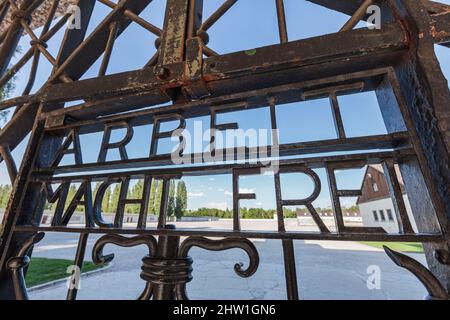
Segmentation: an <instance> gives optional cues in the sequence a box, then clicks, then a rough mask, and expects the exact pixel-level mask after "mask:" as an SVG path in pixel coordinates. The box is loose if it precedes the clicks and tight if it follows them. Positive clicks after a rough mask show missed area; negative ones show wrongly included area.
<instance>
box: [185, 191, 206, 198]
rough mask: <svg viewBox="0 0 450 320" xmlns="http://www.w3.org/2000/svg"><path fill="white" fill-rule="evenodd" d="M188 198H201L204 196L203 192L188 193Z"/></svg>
mask: <svg viewBox="0 0 450 320" xmlns="http://www.w3.org/2000/svg"><path fill="white" fill-rule="evenodd" d="M187 196H188V197H189V198H201V197H203V196H204V193H203V192H188V194H187Z"/></svg>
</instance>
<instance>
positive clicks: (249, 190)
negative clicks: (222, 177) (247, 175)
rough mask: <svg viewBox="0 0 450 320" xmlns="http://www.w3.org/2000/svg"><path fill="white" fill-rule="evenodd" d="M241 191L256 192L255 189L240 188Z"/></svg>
mask: <svg viewBox="0 0 450 320" xmlns="http://www.w3.org/2000/svg"><path fill="white" fill-rule="evenodd" d="M239 193H255V189H247V188H239Z"/></svg>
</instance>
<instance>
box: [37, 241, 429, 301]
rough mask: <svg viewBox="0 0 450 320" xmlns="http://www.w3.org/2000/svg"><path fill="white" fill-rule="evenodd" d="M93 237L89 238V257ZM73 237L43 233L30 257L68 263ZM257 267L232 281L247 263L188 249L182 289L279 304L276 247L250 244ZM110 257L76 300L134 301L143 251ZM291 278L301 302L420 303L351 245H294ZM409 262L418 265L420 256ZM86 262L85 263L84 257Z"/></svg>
mask: <svg viewBox="0 0 450 320" xmlns="http://www.w3.org/2000/svg"><path fill="white" fill-rule="evenodd" d="M98 237H99V236H97V235H92V236H91V237H90V239H89V243H88V250H87V253H88V254H89V253H90V252H91V249H92V245H93V244H94V243H95V240H96V239H98ZM77 239H78V238H77V236H76V235H71V234H47V235H46V238H45V239H44V240H43V241H42V243H41V244H39V245H38V246H37V247H36V249H35V251H34V254H35V256H40V257H50V258H66V259H73V257H74V255H75V250H76V243H77ZM254 243H255V245H256V247H257V248H258V251H259V254H260V267H259V269H258V271H257V272H256V274H255V275H254V276H253V277H251V278H249V279H242V278H240V277H238V276H237V275H236V274H235V273H234V271H233V266H234V264H235V263H237V262H240V261H242V262H244V264H246V263H247V257H246V255H245V254H244V253H242V252H241V251H240V250H237V249H233V250H228V251H224V252H219V253H217V252H208V251H204V250H201V249H197V248H194V249H193V250H192V251H191V256H192V257H193V259H194V266H193V267H194V272H193V276H194V280H193V281H192V282H191V283H190V284H189V285H188V293H189V296H190V298H191V299H285V298H286V294H285V281H284V271H283V257H282V249H281V243H280V241H278V240H256V241H255V242H254ZM110 252H113V253H115V254H116V257H115V259H114V265H113V266H112V267H111V268H109V269H108V270H107V271H105V272H101V273H97V274H95V275H92V276H90V277H87V278H83V279H82V283H81V290H80V291H79V295H78V298H79V299H101V300H108V299H135V298H136V297H137V296H138V295H139V293H140V292H141V290H142V289H143V287H144V282H143V280H141V279H140V278H139V273H140V266H141V259H142V257H143V256H144V255H145V254H146V248H145V247H143V246H142V247H135V248H120V247H116V246H107V247H106V248H105V253H110ZM295 254H296V259H297V274H298V281H299V288H300V294H301V297H302V298H303V299H422V298H423V297H424V296H425V294H426V292H425V290H424V288H423V286H422V285H421V284H420V283H419V282H418V281H417V280H416V279H415V278H414V277H413V276H412V275H411V274H409V273H408V272H406V271H404V270H402V269H400V268H398V267H397V266H395V265H394V264H393V263H392V262H391V261H390V260H389V259H388V258H387V257H386V255H385V253H384V252H382V251H381V250H378V249H375V248H371V247H368V246H365V245H363V244H359V243H355V242H331V241H320V242H319V241H297V242H296V244H295ZM414 258H416V259H418V260H419V261H421V262H424V257H423V255H417V254H416V255H414ZM87 259H89V260H90V257H89V256H88V257H87ZM371 265H376V266H379V268H380V270H381V289H380V290H369V289H368V288H367V285H366V280H367V277H368V275H367V268H368V267H369V266H371ZM66 290H67V289H66V286H65V284H61V285H58V286H54V287H51V288H47V289H43V290H39V291H34V292H31V293H30V298H32V299H64V297H65V294H66Z"/></svg>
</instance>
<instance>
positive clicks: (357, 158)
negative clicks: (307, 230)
mask: <svg viewBox="0 0 450 320" xmlns="http://www.w3.org/2000/svg"><path fill="white" fill-rule="evenodd" d="M413 155H414V153H413V151H412V150H404V151H402V152H401V153H400V152H398V151H393V152H374V153H364V154H350V155H341V156H324V157H310V158H302V159H285V160H280V162H279V164H280V165H281V166H287V165H307V166H308V167H310V168H320V167H323V166H324V165H325V164H327V163H337V162H346V163H349V164H351V163H352V162H356V163H360V162H361V161H364V162H366V163H367V164H376V163H379V162H380V161H382V160H383V159H392V158H394V159H395V160H398V159H402V158H405V157H411V156H413ZM128 163H129V168H137V167H139V166H140V165H142V166H143V164H142V163H141V164H139V163H135V162H132V161H129V162H128ZM147 166H148V163H147ZM265 167H270V164H269V165H266V166H264V165H262V164H251V163H244V164H242V163H229V164H220V165H209V166H185V167H170V168H150V169H143V170H134V171H123V172H118V171H117V170H116V171H114V172H110V173H95V174H90V175H89V174H85V172H87V171H89V170H88V169H87V168H82V167H78V168H77V169H79V172H83V173H84V174H82V175H80V176H61V177H53V175H54V174H55V172H54V171H51V170H44V169H41V170H38V171H35V172H34V173H33V174H32V179H33V180H34V181H49V182H50V181H51V182H63V181H67V180H71V181H73V182H81V181H83V180H92V181H95V180H104V179H107V178H114V177H123V176H132V177H134V178H136V179H139V178H144V176H145V175H153V176H168V177H178V176H202V175H210V174H230V173H231V172H232V170H233V169H258V168H265ZM90 169H91V170H97V171H98V170H101V169H100V168H99V167H98V166H97V168H95V167H91V168H90ZM108 169H109V170H113V169H125V168H124V166H123V164H118V166H117V167H114V166H109V167H108ZM74 170H75V168H74V167H72V168H70V170H69V169H68V171H66V172H68V173H69V172H70V173H73V172H74ZM102 170H107V169H105V167H103V168H102ZM77 171H78V170H77Z"/></svg>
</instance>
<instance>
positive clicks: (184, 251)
mask: <svg viewBox="0 0 450 320" xmlns="http://www.w3.org/2000/svg"><path fill="white" fill-rule="evenodd" d="M193 247H199V248H202V249H206V250H210V251H223V250H229V249H242V250H244V251H245V252H246V253H247V255H248V257H249V265H248V267H247V269H245V270H243V269H242V267H243V266H244V264H243V263H242V262H239V263H236V264H235V265H234V271H235V272H236V274H237V275H238V276H240V277H242V278H248V277H251V276H252V275H253V274H255V272H256V271H257V270H258V266H259V254H258V250H257V249H256V247H255V245H254V244H253V243H252V242H251V241H250V240H248V239H243V238H225V239H220V240H212V239H208V238H205V237H199V236H193V237H189V238H187V239H186V240H184V241H183V243H182V244H181V245H180V249H179V250H178V255H179V257H182V258H186V257H187V256H188V253H189V251H190V250H191V249H192V248H193ZM175 293H176V296H177V299H178V300H189V298H188V295H187V293H186V283H184V284H179V285H177V286H176V288H175Z"/></svg>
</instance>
